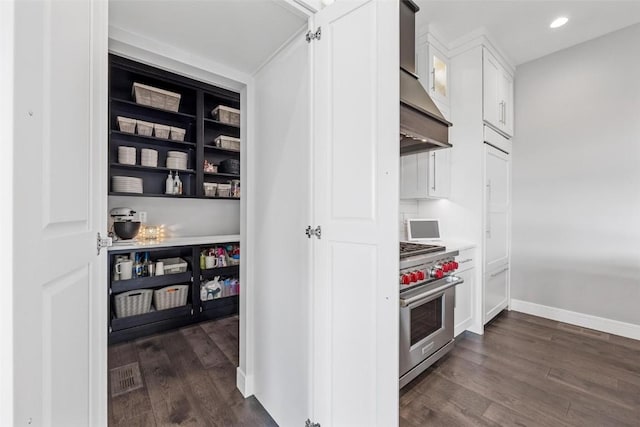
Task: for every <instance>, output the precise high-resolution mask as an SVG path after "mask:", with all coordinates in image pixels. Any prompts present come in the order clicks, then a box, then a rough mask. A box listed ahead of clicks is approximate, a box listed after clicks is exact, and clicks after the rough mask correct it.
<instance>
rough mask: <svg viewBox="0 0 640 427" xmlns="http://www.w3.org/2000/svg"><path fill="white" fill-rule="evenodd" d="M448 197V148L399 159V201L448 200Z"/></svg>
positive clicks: (449, 175) (449, 152)
mask: <svg viewBox="0 0 640 427" xmlns="http://www.w3.org/2000/svg"><path fill="white" fill-rule="evenodd" d="M450 196H451V149H450V148H445V149H442V150H435V151H427V152H425V153H418V154H411V155H408V156H402V157H401V158H400V198H401V199H448V198H449V197H450Z"/></svg>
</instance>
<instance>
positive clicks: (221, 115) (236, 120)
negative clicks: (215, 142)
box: [211, 105, 240, 126]
mask: <svg viewBox="0 0 640 427" xmlns="http://www.w3.org/2000/svg"><path fill="white" fill-rule="evenodd" d="M211 116H212V117H213V118H214V120H217V121H219V122H221V123H226V124H229V125H232V126H240V110H238V109H236V108H231V107H227V106H226V105H218V106H217V107H216V108H214V109H213V111H212V112H211Z"/></svg>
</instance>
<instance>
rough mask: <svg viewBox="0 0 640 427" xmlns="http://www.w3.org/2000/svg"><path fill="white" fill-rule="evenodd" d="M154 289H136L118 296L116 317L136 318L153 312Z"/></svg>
mask: <svg viewBox="0 0 640 427" xmlns="http://www.w3.org/2000/svg"><path fill="white" fill-rule="evenodd" d="M152 296H153V290H152V289H136V290H133V291H129V292H123V293H121V294H117V295H116V296H115V297H113V299H114V305H115V311H116V317H127V316H135V315H136V314H144V313H148V312H149V311H151V298H152Z"/></svg>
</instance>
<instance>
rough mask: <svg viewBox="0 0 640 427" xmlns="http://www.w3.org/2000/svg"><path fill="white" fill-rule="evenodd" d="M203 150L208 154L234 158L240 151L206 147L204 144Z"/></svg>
mask: <svg viewBox="0 0 640 427" xmlns="http://www.w3.org/2000/svg"><path fill="white" fill-rule="evenodd" d="M204 150H205V151H210V152H213V153H221V154H232V155H236V156H239V155H240V151H236V150H229V149H227V148H220V147H215V146H213V145H207V144H205V146H204Z"/></svg>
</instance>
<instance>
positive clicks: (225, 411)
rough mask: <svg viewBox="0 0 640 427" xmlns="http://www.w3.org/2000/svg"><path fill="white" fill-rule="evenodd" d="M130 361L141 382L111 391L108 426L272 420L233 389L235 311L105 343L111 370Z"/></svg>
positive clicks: (252, 423) (263, 423)
mask: <svg viewBox="0 0 640 427" xmlns="http://www.w3.org/2000/svg"><path fill="white" fill-rule="evenodd" d="M134 362H138V364H139V366H140V372H141V374H142V381H143V384H144V386H143V387H142V388H139V389H137V390H133V391H130V392H128V393H126V394H122V395H119V396H116V397H112V396H111V393H109V426H111V427H116V426H118V427H120V426H123V427H124V426H127V427H136V426H140V427H147V426H174V425H180V426H194V427H195V426H197V427H204V426H225V427H226V426H252V427H253V426H275V425H276V423H275V422H274V421H273V419H272V418H271V417H270V416H269V414H268V413H267V412H266V411H265V410H264V408H263V407H262V405H260V402H258V401H257V400H256V399H255V398H254V397H251V398H248V399H245V398H244V397H242V395H241V394H240V392H239V391H238V390H237V388H236V367H237V366H238V318H237V316H234V317H229V318H226V319H220V320H216V321H211V322H204V323H200V324H198V325H193V326H188V327H185V328H182V329H179V330H176V331H172V332H167V333H163V334H158V335H154V336H151V337H148V338H142V339H138V340H135V341H131V342H126V343H122V344H116V345H114V346H111V347H109V369H110V370H111V369H113V368H117V367H119V366H123V365H127V364H130V363H134ZM109 380H110V381H111V375H110V378H109Z"/></svg>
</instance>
